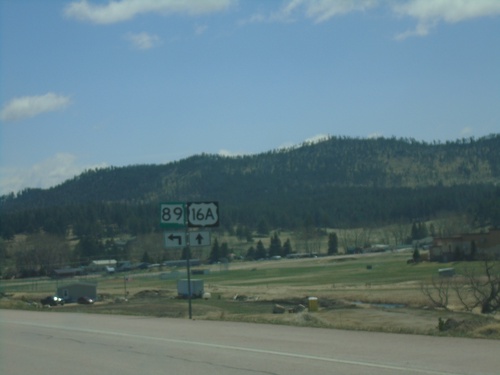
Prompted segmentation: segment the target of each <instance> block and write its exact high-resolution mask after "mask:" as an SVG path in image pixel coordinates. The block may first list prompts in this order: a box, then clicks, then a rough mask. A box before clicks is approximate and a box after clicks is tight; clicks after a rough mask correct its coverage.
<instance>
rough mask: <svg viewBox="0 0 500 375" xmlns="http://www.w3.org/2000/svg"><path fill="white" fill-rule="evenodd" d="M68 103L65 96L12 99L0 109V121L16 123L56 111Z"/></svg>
mask: <svg viewBox="0 0 500 375" xmlns="http://www.w3.org/2000/svg"><path fill="white" fill-rule="evenodd" d="M69 103H70V99H69V97H67V96H62V95H56V94H54V93H51V92H49V93H47V94H45V95H39V96H23V97H20V98H14V99H12V100H11V101H10V102H8V103H7V104H6V105H5V106H4V107H3V109H2V112H1V114H0V118H1V119H2V121H17V120H23V119H26V118H30V117H35V116H37V115H39V114H41V113H44V112H52V111H58V110H60V109H63V108H65V107H66V106H67V105H68V104H69Z"/></svg>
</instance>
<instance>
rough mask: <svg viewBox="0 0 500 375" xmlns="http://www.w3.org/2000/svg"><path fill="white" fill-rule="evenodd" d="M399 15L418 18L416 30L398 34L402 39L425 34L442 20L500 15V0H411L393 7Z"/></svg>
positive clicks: (449, 20)
mask: <svg viewBox="0 0 500 375" xmlns="http://www.w3.org/2000/svg"><path fill="white" fill-rule="evenodd" d="M392 9H393V11H394V12H395V13H396V14H398V15H399V16H406V17H412V18H415V19H416V20H417V26H416V27H415V29H414V30H409V31H406V32H404V33H401V34H398V35H397V36H396V39H399V40H402V39H405V38H407V37H410V36H425V35H427V34H429V32H430V31H431V30H432V29H433V28H434V27H436V25H437V24H439V23H440V22H446V23H457V22H462V21H466V20H469V19H473V18H478V17H492V16H498V15H500V1H498V0H439V1H438V0H410V1H406V2H404V3H396V4H395V5H393V7H392Z"/></svg>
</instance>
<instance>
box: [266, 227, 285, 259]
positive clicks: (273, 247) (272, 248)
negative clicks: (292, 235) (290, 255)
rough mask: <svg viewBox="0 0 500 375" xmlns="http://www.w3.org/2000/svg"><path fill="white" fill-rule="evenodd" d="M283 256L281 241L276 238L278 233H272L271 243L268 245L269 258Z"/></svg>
mask: <svg viewBox="0 0 500 375" xmlns="http://www.w3.org/2000/svg"><path fill="white" fill-rule="evenodd" d="M281 255H283V248H282V247H281V240H280V238H279V237H278V233H277V232H274V235H273V236H272V237H271V243H270V245H269V256H270V257H274V256H281Z"/></svg>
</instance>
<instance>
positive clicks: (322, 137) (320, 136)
mask: <svg viewBox="0 0 500 375" xmlns="http://www.w3.org/2000/svg"><path fill="white" fill-rule="evenodd" d="M329 138H330V136H329V135H328V134H317V135H315V136H313V137H310V138H307V139H306V140H305V141H304V143H320V142H323V141H326V140H328V139H329Z"/></svg>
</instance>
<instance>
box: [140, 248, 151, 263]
mask: <svg viewBox="0 0 500 375" xmlns="http://www.w3.org/2000/svg"><path fill="white" fill-rule="evenodd" d="M141 262H143V263H152V259H151V257H150V256H149V254H148V251H147V250H145V251H144V254H142V258H141Z"/></svg>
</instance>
